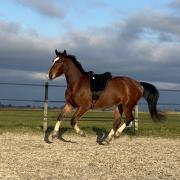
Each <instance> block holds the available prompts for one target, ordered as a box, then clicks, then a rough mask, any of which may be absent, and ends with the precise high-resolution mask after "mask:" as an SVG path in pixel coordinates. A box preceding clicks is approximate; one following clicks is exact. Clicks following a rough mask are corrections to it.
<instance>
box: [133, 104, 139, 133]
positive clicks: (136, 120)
mask: <svg viewBox="0 0 180 180" xmlns="http://www.w3.org/2000/svg"><path fill="white" fill-rule="evenodd" d="M137 133H138V105H136V106H135V109H134V134H137Z"/></svg>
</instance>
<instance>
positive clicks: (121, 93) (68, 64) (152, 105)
mask: <svg viewBox="0 0 180 180" xmlns="http://www.w3.org/2000/svg"><path fill="white" fill-rule="evenodd" d="M55 54H56V58H55V59H54V60H53V64H52V67H51V68H50V70H49V79H50V80H53V79H55V78H57V77H59V76H61V75H62V74H64V75H65V79H66V82H67V89H66V91H65V99H66V103H65V105H64V108H63V110H62V112H61V113H60V114H59V116H58V120H57V122H56V124H55V127H54V131H53V134H52V138H55V137H58V133H59V128H60V125H61V122H62V120H63V119H64V118H65V116H66V115H67V113H68V112H70V111H71V110H72V108H77V109H76V111H75V113H74V114H73V116H72V119H71V126H72V127H73V128H74V130H75V131H76V133H77V134H79V135H81V136H85V133H84V131H82V130H81V129H80V128H79V127H78V125H77V122H78V119H79V118H80V117H81V116H82V115H83V114H84V113H85V112H87V111H88V110H89V109H91V108H92V92H91V88H90V83H89V76H88V72H86V71H85V70H84V69H83V68H82V66H81V64H80V63H79V62H78V61H77V59H76V57H75V56H73V55H70V54H67V52H66V50H64V51H63V52H59V51H57V50H55ZM141 97H144V98H145V99H146V101H147V102H148V107H149V112H150V115H151V118H152V120H153V121H161V120H163V119H164V118H165V116H164V115H163V114H161V113H160V112H158V111H157V108H156V106H157V101H158V98H159V92H158V90H157V89H156V87H155V86H154V85H152V84H149V83H146V82H138V81H136V80H134V79H132V78H130V77H112V79H110V80H109V81H108V82H107V85H106V88H105V89H104V91H103V92H102V94H101V96H100V97H99V99H98V100H97V101H96V102H95V104H93V108H95V109H97V108H106V107H112V106H115V107H116V108H115V113H114V114H115V115H114V122H113V128H112V129H111V131H110V132H109V134H108V136H107V138H106V139H105V140H104V141H103V142H102V143H104V144H107V143H109V142H110V141H111V140H112V138H113V137H119V136H120V134H121V133H122V131H123V130H124V129H125V128H126V126H128V125H129V124H130V122H131V121H133V120H134V116H133V113H132V112H133V109H134V107H135V105H136V104H137V102H138V101H139V100H140V98H141ZM123 112H124V114H125V122H124V123H123V124H122V125H121V126H120V124H121V116H122V113H123ZM119 126H120V127H119Z"/></svg>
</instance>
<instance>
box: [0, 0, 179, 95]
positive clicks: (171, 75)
mask: <svg viewBox="0 0 180 180" xmlns="http://www.w3.org/2000/svg"><path fill="white" fill-rule="evenodd" d="M0 42H1V43H0V77H1V80H0V83H1V82H15V83H44V81H45V80H46V74H47V72H48V70H49V68H50V66H51V65H52V59H53V58H54V57H55V53H54V50H55V49H58V50H59V51H63V50H64V49H66V50H67V53H68V54H72V55H75V56H76V57H77V59H78V60H79V61H80V63H81V64H82V66H83V68H84V69H85V70H86V71H90V70H93V71H95V72H97V73H103V72H105V71H111V72H112V74H113V75H114V76H118V75H119V76H130V77H132V78H134V79H137V80H139V81H146V82H151V83H153V84H155V85H156V86H157V87H158V88H166V89H168V88H169V89H180V80H179V79H180V73H179V72H180V0H158V1H157V0H139V1H132V0H126V1H120V0H113V1H109V0H86V1H85V0H74V1H72V0H38V1H37V0H8V1H7V0H1V6H0ZM55 83H56V84H65V81H64V77H61V78H58V80H56V81H55ZM2 89H3V91H2ZM11 89H12V88H11V87H9V86H8V87H3V88H1V96H3V97H5V96H8V97H9V96H13V95H17V94H18V92H16V91H15V90H14V91H13V92H11ZM8 92H9V94H7V93H8ZM21 95H22V94H21V93H20V94H19V96H21ZM0 98H2V97H0Z"/></svg>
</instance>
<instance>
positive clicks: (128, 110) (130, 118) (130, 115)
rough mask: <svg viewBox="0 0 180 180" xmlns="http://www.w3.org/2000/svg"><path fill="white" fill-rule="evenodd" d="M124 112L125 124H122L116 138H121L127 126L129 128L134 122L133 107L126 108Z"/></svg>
mask: <svg viewBox="0 0 180 180" xmlns="http://www.w3.org/2000/svg"><path fill="white" fill-rule="evenodd" d="M123 110H124V113H125V123H124V124H122V126H120V127H119V128H118V129H117V131H116V133H115V136H116V137H119V136H120V134H121V133H122V132H123V130H124V129H125V128H126V126H128V125H129V124H130V122H131V121H133V120H134V116H133V113H132V111H133V108H132V107H129V106H124V108H123Z"/></svg>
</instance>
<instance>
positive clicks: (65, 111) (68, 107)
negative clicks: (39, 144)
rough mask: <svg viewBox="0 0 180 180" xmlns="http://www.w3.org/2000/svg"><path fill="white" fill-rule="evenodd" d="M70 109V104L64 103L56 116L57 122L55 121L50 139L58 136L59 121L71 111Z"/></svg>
mask: <svg viewBox="0 0 180 180" xmlns="http://www.w3.org/2000/svg"><path fill="white" fill-rule="evenodd" d="M71 109H72V107H71V105H69V104H65V106H64V108H63V110H62V111H61V113H60V114H59V116H58V118H57V122H56V124H55V126H54V131H53V134H52V139H54V138H58V136H59V128H60V125H61V122H62V121H63V120H64V118H65V117H66V115H67V113H68V112H70V111H71Z"/></svg>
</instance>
